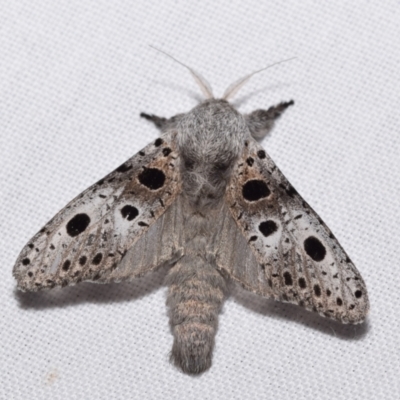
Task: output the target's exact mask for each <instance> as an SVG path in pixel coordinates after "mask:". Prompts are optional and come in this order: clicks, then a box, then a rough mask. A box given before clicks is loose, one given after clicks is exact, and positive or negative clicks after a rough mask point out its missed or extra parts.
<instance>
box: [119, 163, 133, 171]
mask: <svg viewBox="0 0 400 400" xmlns="http://www.w3.org/2000/svg"><path fill="white" fill-rule="evenodd" d="M130 169H132V165H130V164H129V163H123V164H122V165H120V166H119V167H118V168H117V169H116V170H115V171H116V172H127V171H129V170H130Z"/></svg>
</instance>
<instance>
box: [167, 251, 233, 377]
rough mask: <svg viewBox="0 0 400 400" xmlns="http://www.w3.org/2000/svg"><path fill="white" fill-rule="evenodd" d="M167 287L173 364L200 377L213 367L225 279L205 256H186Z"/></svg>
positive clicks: (173, 273)
mask: <svg viewBox="0 0 400 400" xmlns="http://www.w3.org/2000/svg"><path fill="white" fill-rule="evenodd" d="M167 284H168V285H169V291H168V299H167V305H168V306H169V316H170V325H171V329H172V332H173V335H174V344H173V347H172V351H171V361H172V362H173V363H174V364H175V365H176V366H177V367H179V368H181V369H182V370H183V371H184V372H186V373H188V374H200V373H202V372H204V371H205V370H207V369H208V368H210V366H211V361H212V351H213V348H214V339H215V334H216V331H217V326H218V314H219V312H220V310H221V307H222V303H223V301H224V297H225V290H226V284H225V280H224V278H223V277H222V276H221V275H220V273H219V272H218V271H217V270H216V269H215V268H213V267H212V266H211V265H209V264H208V263H207V262H206V261H205V260H204V259H203V258H202V257H200V256H184V257H183V258H182V259H181V260H180V261H179V262H178V263H177V264H176V265H175V266H174V267H173V268H172V269H171V271H170V272H169V274H168V276H167Z"/></svg>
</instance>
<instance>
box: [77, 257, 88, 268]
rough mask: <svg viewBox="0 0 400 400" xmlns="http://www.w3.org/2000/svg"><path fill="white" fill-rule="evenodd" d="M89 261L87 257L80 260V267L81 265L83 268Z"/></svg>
mask: <svg viewBox="0 0 400 400" xmlns="http://www.w3.org/2000/svg"><path fill="white" fill-rule="evenodd" d="M86 261H87V257H86V256H82V257H80V258H79V265H81V266H82V267H83V266H84V265H85V264H86Z"/></svg>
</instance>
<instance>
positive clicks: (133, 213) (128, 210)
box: [121, 204, 139, 221]
mask: <svg viewBox="0 0 400 400" xmlns="http://www.w3.org/2000/svg"><path fill="white" fill-rule="evenodd" d="M121 214H122V218H126V219H127V220H128V221H132V220H133V219H135V218H136V217H137V216H138V215H139V211H138V209H137V208H136V207H134V206H131V205H129V204H127V205H126V206H124V207H122V209H121Z"/></svg>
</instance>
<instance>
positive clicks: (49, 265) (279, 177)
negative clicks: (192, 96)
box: [13, 66, 369, 374]
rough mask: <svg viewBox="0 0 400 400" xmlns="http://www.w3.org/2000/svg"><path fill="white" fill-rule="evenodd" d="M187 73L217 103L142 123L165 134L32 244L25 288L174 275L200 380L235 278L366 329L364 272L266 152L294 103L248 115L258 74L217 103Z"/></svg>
mask: <svg viewBox="0 0 400 400" xmlns="http://www.w3.org/2000/svg"><path fill="white" fill-rule="evenodd" d="M185 67H186V66H185ZM186 68H188V69H189V71H190V72H191V73H192V75H193V76H194V78H195V79H196V81H197V83H198V84H199V86H200V88H201V89H202V91H203V93H204V94H205V97H206V99H205V100H204V101H203V102H201V103H200V104H199V105H197V106H196V107H194V108H193V109H192V110H190V111H189V112H187V113H185V114H179V115H176V116H174V117H172V118H169V119H167V118H161V117H157V116H155V115H148V114H141V115H142V117H144V118H146V119H148V120H150V121H151V122H153V123H154V124H155V125H156V127H157V128H159V129H160V131H161V135H160V137H159V138H158V139H156V140H155V141H154V142H152V143H150V144H149V145H148V146H146V147H145V148H144V149H143V150H141V151H139V153H137V154H136V155H134V156H133V157H132V158H130V159H129V160H127V161H126V162H125V163H124V164H122V165H121V166H119V167H118V168H117V169H116V170H115V171H113V172H111V173H110V174H109V175H107V176H106V177H104V178H103V179H100V180H99V181H98V182H97V183H95V184H94V185H92V186H90V187H89V188H88V189H87V190H85V191H84V192H83V193H82V194H80V195H79V196H78V197H76V198H75V199H73V200H72V201H71V202H70V203H69V204H68V205H67V206H66V207H65V208H64V209H62V210H61V211H60V212H59V213H58V214H57V215H56V216H55V217H54V218H53V219H52V220H51V221H49V222H48V223H47V224H46V225H45V226H44V227H43V228H42V229H41V230H40V231H39V232H38V233H37V234H36V235H35V236H34V237H33V238H32V239H31V240H30V241H29V242H28V243H27V245H26V246H25V247H24V248H23V250H22V251H21V253H20V255H19V257H18V259H17V261H16V264H15V266H14V270H13V274H14V277H15V278H16V280H17V282H18V288H19V289H21V290H23V291H38V290H43V289H50V288H54V287H60V286H61V287H63V286H68V285H74V284H77V283H80V282H96V283H110V282H121V281H130V280H133V279H135V278H138V277H141V276H143V275H145V274H147V273H149V272H151V271H154V270H156V269H157V268H160V267H161V266H165V267H168V268H169V271H168V274H167V276H166V284H167V285H168V287H169V290H168V298H167V305H168V309H169V315H170V324H171V328H172V332H173V335H174V343H173V348H172V352H171V361H172V362H173V363H174V364H175V365H176V366H178V367H179V368H181V369H182V370H183V371H184V372H185V373H189V374H198V373H201V372H203V371H205V370H207V369H208V368H209V367H210V366H211V361H212V352H213V347H214V341H215V334H216V330H217V324H218V314H219V312H220V310H221V307H222V304H223V301H224V298H225V297H226V294H227V280H228V279H229V280H231V281H233V282H237V283H238V284H239V285H241V286H242V287H243V288H245V289H247V290H249V291H251V292H253V293H256V294H258V295H260V296H263V297H267V298H272V299H275V300H279V301H283V302H289V303H293V304H297V305H299V306H301V307H304V308H305V309H307V310H310V311H314V312H317V313H319V314H320V315H322V316H325V317H328V318H331V319H334V320H337V321H340V322H342V323H354V324H356V323H360V322H362V321H363V320H364V319H365V317H366V314H367V312H368V310H369V301H368V294H367V289H366V286H365V284H364V281H363V279H362V277H361V275H360V273H359V272H358V271H357V269H356V268H355V266H354V264H353V263H352V262H351V260H350V258H349V257H348V256H347V254H346V253H345V251H344V250H343V248H342V247H341V246H340V244H339V243H338V241H337V240H336V238H335V236H334V235H333V234H332V232H331V231H330V230H329V228H328V227H327V226H326V225H325V224H324V222H323V221H322V220H321V218H320V217H319V216H318V215H317V214H316V213H315V212H314V211H313V209H312V208H311V207H310V206H309V205H308V204H307V203H306V202H305V201H304V200H303V199H302V198H301V196H300V195H299V194H298V193H297V191H296V190H295V189H294V188H293V186H292V185H291V184H290V183H289V182H288V181H287V179H286V178H285V177H284V176H283V174H282V173H281V172H280V171H279V169H278V168H277V167H276V165H275V164H274V162H273V161H272V160H271V158H270V157H269V156H268V154H267V153H266V152H265V150H264V149H263V148H262V147H261V146H260V144H259V143H258V141H259V140H261V139H262V138H263V137H264V136H265V135H266V134H267V133H268V132H269V131H270V130H271V128H272V126H273V124H274V122H275V120H276V119H277V118H278V117H279V116H280V115H281V114H282V113H283V112H284V111H285V110H286V109H287V108H288V107H289V106H290V105H292V104H293V101H290V102H282V103H280V104H278V105H276V106H272V107H270V108H268V109H267V110H262V109H260V110H256V111H253V112H252V113H250V114H246V115H242V114H241V113H239V112H238V111H237V110H236V109H235V108H234V107H233V105H232V104H230V103H229V101H228V99H229V98H230V97H232V96H233V95H234V94H235V93H236V92H237V90H238V89H239V88H240V87H241V86H242V85H243V84H244V83H245V82H246V81H247V80H248V79H249V78H250V77H251V76H252V75H254V73H253V74H250V75H248V76H246V77H244V78H243V79H240V80H239V81H237V82H235V83H234V84H233V85H231V86H230V87H229V88H228V89H227V91H226V92H225V94H224V96H223V98H221V99H216V98H214V96H213V94H212V91H211V88H210V86H209V84H208V83H207V82H206V81H205V80H204V78H202V77H201V76H200V75H199V74H197V73H196V72H195V71H194V70H192V69H190V68H189V67H186ZM257 72H259V71H257Z"/></svg>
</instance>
